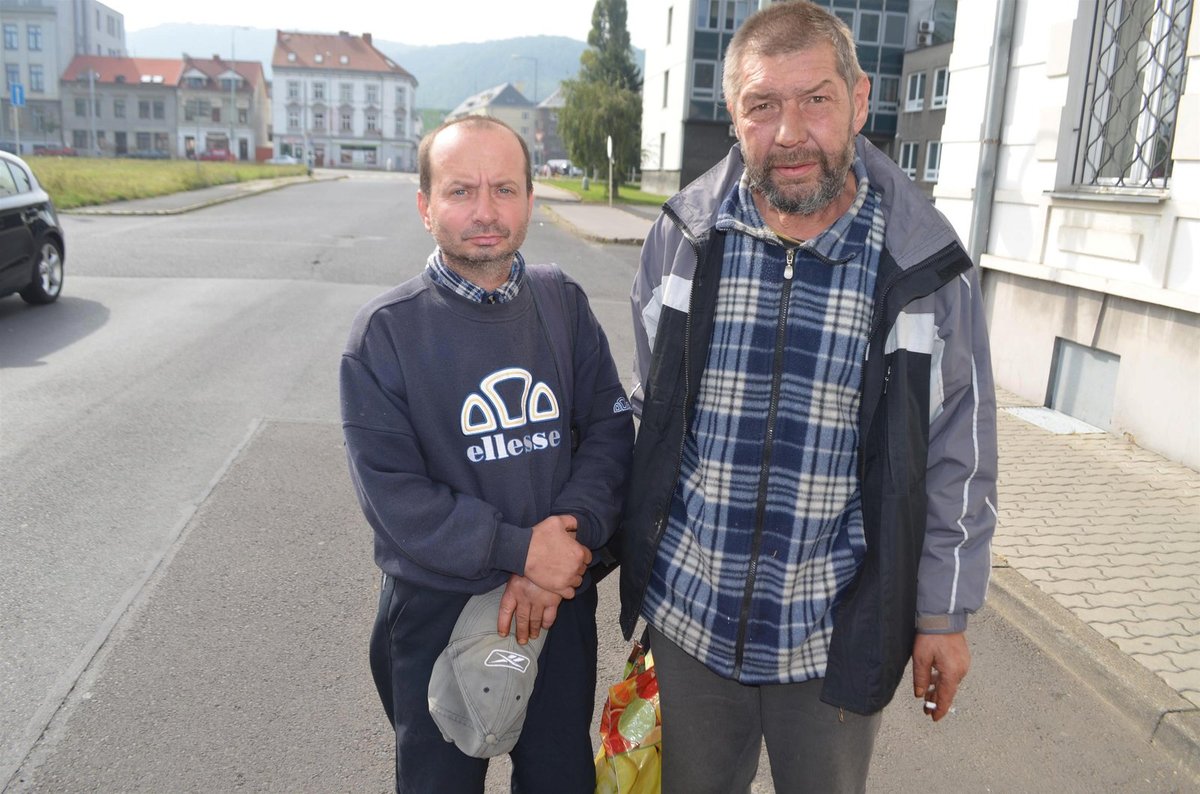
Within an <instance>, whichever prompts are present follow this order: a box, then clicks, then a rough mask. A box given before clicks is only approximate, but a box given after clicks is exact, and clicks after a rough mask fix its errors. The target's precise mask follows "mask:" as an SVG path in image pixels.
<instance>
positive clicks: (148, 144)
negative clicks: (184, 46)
mask: <svg viewBox="0 0 1200 794" xmlns="http://www.w3.org/2000/svg"><path fill="white" fill-rule="evenodd" d="M182 73H183V61H181V60H179V59H178V58H173V59H172V58H121V57H109V56H104V55H77V56H76V57H75V58H74V59H73V60H72V61H71V63H70V65H69V66H68V67H67V69H66V71H65V72H63V75H62V79H61V80H60V81H59V92H60V94H61V96H62V114H63V139H64V142H65V143H66V144H67V145H68V146H71V147H73V148H75V149H76V150H77V151H78V152H79V153H80V154H91V155H97V156H116V157H123V156H134V155H137V156H143V157H151V156H153V157H174V156H178V154H179V153H178V152H177V150H176V146H175V139H176V136H177V129H178V126H179V123H178V119H179V106H178V91H177V89H178V86H179V78H180V75H181V74H182Z"/></svg>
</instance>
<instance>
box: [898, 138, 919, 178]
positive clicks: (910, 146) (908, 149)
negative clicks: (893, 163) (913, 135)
mask: <svg viewBox="0 0 1200 794" xmlns="http://www.w3.org/2000/svg"><path fill="white" fill-rule="evenodd" d="M900 170H901V171H903V172H904V173H906V174H908V178H909V179H916V178H917V144H915V143H902V144H900Z"/></svg>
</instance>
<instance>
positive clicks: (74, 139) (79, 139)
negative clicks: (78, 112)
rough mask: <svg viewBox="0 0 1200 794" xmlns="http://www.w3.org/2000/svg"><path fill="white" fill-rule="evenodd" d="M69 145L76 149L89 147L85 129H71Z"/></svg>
mask: <svg viewBox="0 0 1200 794" xmlns="http://www.w3.org/2000/svg"><path fill="white" fill-rule="evenodd" d="M71 145H72V146H74V147H75V148H76V149H82V150H87V149H90V148H91V146H90V145H89V144H88V134H87V130H71Z"/></svg>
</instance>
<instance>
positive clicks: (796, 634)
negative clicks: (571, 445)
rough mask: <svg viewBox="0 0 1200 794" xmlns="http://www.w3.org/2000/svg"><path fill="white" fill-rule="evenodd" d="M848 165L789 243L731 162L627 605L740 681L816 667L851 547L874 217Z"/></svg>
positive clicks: (878, 233) (850, 571)
mask: <svg viewBox="0 0 1200 794" xmlns="http://www.w3.org/2000/svg"><path fill="white" fill-rule="evenodd" d="M854 169H855V176H856V177H857V181H858V192H857V195H856V197H855V201H854V203H853V204H852V206H851V207H850V209H849V210H847V212H846V213H845V214H844V215H843V216H842V217H841V218H840V219H839V220H838V221H837V222H835V223H834V224H833V225H832V226H831V227H830V228H829V229H827V230H826V231H825V232H824V233H822V234H821V235H820V236H818V237H816V238H813V239H812V240H809V241H807V242H805V243H804V244H802V245H799V246H797V245H796V244H795V243H791V242H785V241H781V240H780V238H779V237H777V236H776V235H775V233H774V232H773V231H771V229H770V228H769V227H768V226H767V224H766V223H765V222H764V221H763V219H762V217H761V215H760V214H759V212H758V210H757V208H756V207H755V205H754V202H753V200H752V197H751V193H750V190H749V187H748V184H747V181H746V179H745V177H743V179H742V181H741V183H740V184H739V185H738V186H737V187H736V188H735V189H734V190H733V191H732V192H731V194H730V195H729V196H727V197H726V198H725V200H724V202H723V204H722V206H721V209H720V211H719V214H718V217H717V222H716V228H717V229H718V230H720V231H725V232H727V234H726V239H725V256H724V264H723V268H722V271H721V276H720V289H719V292H718V296H717V302H716V309H715V316H714V327H713V333H712V342H711V346H710V348H709V354H708V359H707V362H706V365H705V368H704V375H703V377H702V379H701V381H700V384H699V391H698V394H697V402H696V409H695V415H694V419H693V421H692V424H691V426H690V429H689V432H688V433H687V435H686V437H685V441H684V450H683V456H682V462H681V468H680V474H679V487H678V488H677V489H676V491H675V495H674V497H673V498H672V501H671V507H670V512H669V517H668V521H667V525H666V530H665V533H664V535H663V539H662V544H661V546H660V547H659V553H658V556H657V558H656V561H655V563H654V567H653V570H652V572H651V575H650V579H649V583H648V587H647V590H646V597H645V601H644V603H643V609H642V614H643V616H644V617H645V618H646V619H647V621H648V622H650V623H651V624H652V625H654V626H655V628H657V629H658V630H659V631H661V632H662V633H663V634H664V635H665V636H666V637H667V638H669V639H670V640H672V641H673V642H675V643H676V644H677V645H679V646H680V647H681V648H683V649H684V650H685V651H687V652H688V653H689V654H690V655H691V656H693V657H694V658H696V659H698V660H699V661H701V662H702V663H704V664H705V665H706V666H707V667H709V668H710V669H712V670H713V671H714V672H716V673H718V674H719V675H722V676H725V677H729V678H734V679H736V680H739V681H741V682H742V683H746V684H775V683H791V682H796V681H804V680H808V679H811V678H817V677H820V676H822V675H824V672H825V665H826V659H827V657H828V649H829V641H830V635H831V632H832V628H833V625H832V616H833V606H834V604H835V603H836V601H837V597H838V595H839V594H840V593H841V592H843V591H844V590H845V588H846V587H847V586H849V584H850V583H851V581H852V580H853V579H854V576H855V574H856V573H857V570H858V567H859V565H860V564H861V561H862V558H863V555H864V553H865V541H864V537H863V518H862V507H861V500H860V490H859V482H858V477H857V473H856V471H857V453H856V450H857V447H858V414H859V400H860V386H861V379H862V370H861V367H862V361H863V358H864V354H865V348H866V343H867V337H868V333H869V324H870V319H871V313H872V306H873V294H874V290H875V277H876V273H877V271H878V264H879V257H880V252H881V250H882V247H883V239H884V218H883V213H882V212H881V210H880V202H879V197H878V195H877V193H876V192H875V191H873V190H872V189H871V187H870V183H869V181H868V179H867V172H866V169H865V167H864V166H863V164H862V161H861V160H860V159H858V158H856V161H855V166H854Z"/></svg>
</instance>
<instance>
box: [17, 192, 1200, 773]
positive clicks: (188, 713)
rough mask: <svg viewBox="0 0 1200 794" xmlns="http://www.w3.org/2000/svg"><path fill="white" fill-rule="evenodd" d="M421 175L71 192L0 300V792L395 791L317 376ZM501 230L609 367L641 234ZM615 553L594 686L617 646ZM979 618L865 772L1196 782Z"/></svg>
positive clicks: (326, 398)
mask: <svg viewBox="0 0 1200 794" xmlns="http://www.w3.org/2000/svg"><path fill="white" fill-rule="evenodd" d="M415 190H416V185H415V178H414V177H413V175H405V174H362V175H354V176H353V177H352V178H349V179H346V180H342V181H336V182H324V183H319V184H311V185H302V186H297V187H291V188H288V189H285V190H280V191H276V192H273V193H267V194H264V195H261V196H256V197H253V198H248V199H245V200H241V201H236V202H232V203H229V204H224V205H220V206H217V207H213V208H210V209H207V210H203V211H200V212H195V213H190V214H185V215H179V216H165V217H103V216H90V217H84V216H65V217H64V219H63V220H64V226H65V229H66V235H67V245H66V249H67V259H66V263H67V269H66V281H65V288H64V295H63V298H62V299H61V300H60V301H59V302H58V303H57V304H54V305H52V306H48V307H42V308H36V309H35V308H30V307H27V306H25V305H24V304H23V303H22V302H21V301H19V300H17V299H16V298H15V297H14V298H8V299H5V300H2V301H0V471H3V472H4V487H3V489H2V490H0V549H2V553H0V649H3V650H2V651H0V788H3V789H4V790H10V789H11V790H13V791H82V790H89V791H92V790H95V791H116V790H122V791H228V790H233V789H237V788H245V789H249V790H256V791H267V790H269V791H316V792H323V791H387V790H389V787H390V785H391V763H392V760H391V741H392V740H391V737H390V736H389V732H388V726H387V724H386V721H385V720H384V718H383V714H382V710H381V708H380V707H379V704H378V702H377V698H376V695H375V693H374V689H373V685H372V683H371V680H370V675H369V671H368V669H367V664H366V643H367V636H368V633H369V631H370V626H371V621H372V619H373V615H374V610H375V599H376V597H377V594H378V576H377V570H376V569H375V567H374V564H373V562H372V560H371V537H370V531H369V528H368V527H367V525H366V523H365V521H364V520H363V519H362V517H361V514H360V513H359V510H358V506H357V503H356V501H355V499H354V495H353V493H352V491H351V488H350V483H349V477H348V475H347V473H346V467H345V463H344V460H343V457H342V449H341V431H340V423H339V419H338V399H337V380H336V378H337V366H338V356H339V354H340V352H341V349H342V346H343V343H344V341H345V336H346V333H347V330H348V328H349V324H350V321H351V319H352V318H353V316H354V313H355V311H356V310H357V308H358V307H359V306H360V305H361V304H363V303H364V302H365V301H367V300H368V299H369V298H371V297H372V296H374V295H376V294H378V293H379V292H381V291H382V290H383V289H385V288H386V287H388V286H390V285H392V284H394V283H397V282H399V281H401V280H403V279H405V278H407V277H409V276H410V275H413V274H415V273H417V272H419V270H420V268H421V267H422V266H423V264H424V261H425V258H426V256H427V254H428V253H429V251H430V250H431V249H432V243H431V241H430V239H429V237H428V235H427V234H426V232H425V230H424V229H423V227H422V226H421V223H420V219H419V217H418V216H417V213H416V210H415V201H414V198H413V196H414V193H415ZM522 250H523V252H524V254H525V256H526V259H527V260H528V261H530V262H540V261H556V262H558V263H559V264H561V265H562V266H563V267H564V269H565V270H566V271H567V272H568V273H570V274H571V275H572V276H574V277H575V278H576V279H577V280H578V281H580V283H581V284H582V285H583V287H584V289H585V290H586V291H587V293H588V294H589V296H590V299H591V303H592V307H593V310H594V311H595V313H596V315H597V316H598V317H599V319H600V321H601V323H602V324H603V326H604V327H605V329H606V331H607V332H608V336H609V340H610V342H611V344H612V347H613V351H614V355H615V356H616V358H617V362H618V367H619V369H620V370H621V371H622V373H623V374H625V375H626V376H628V371H629V368H630V361H631V350H632V336H631V333H630V328H629V324H630V317H629V308H628V301H627V295H628V289H629V284H630V282H631V279H632V277H633V273H634V269H635V267H636V264H637V254H638V250H637V248H635V247H632V246H617V245H604V244H598V243H591V242H585V241H583V240H580V239H577V238H576V237H575V236H573V235H572V234H570V233H569V232H568V231H567V230H565V229H564V228H562V227H560V226H558V225H556V224H555V223H553V222H552V221H550V220H549V218H548V216H547V215H546V214H545V213H544V212H543V211H542V210H541V209H540V208H539V209H536V210H535V214H534V220H533V223H532V225H531V229H530V233H529V238H528V240H527V242H526V245H525V246H524V248H523V249H522ZM616 578H617V577H611V578H610V579H609V580H607V581H606V582H605V583H604V585H603V587H602V591H601V613H600V624H601V635H600V647H601V662H600V671H599V680H600V682H601V686H600V689H601V691H603V690H604V689H605V688H606V686H607V684H608V683H611V682H614V681H615V679H616V676H617V675H618V674H619V671H620V668H621V665H622V663H623V661H624V657H625V655H626V652H627V644H626V643H625V642H624V641H623V640H622V639H621V638H620V636H619V633H618V631H617V630H616V627H615V623H616V609H617V608H616ZM973 625H974V627H973V629H972V631H971V634H970V637H971V640H972V650H973V653H974V661H975V666H974V667H973V669H972V672H971V676H970V677H969V678H968V679H967V682H966V684H965V685H964V688H963V689H962V691H961V692H960V695H959V700H958V704H957V712H956V713H955V714H953V715H951V716H950V717H948V718H947V719H946V720H945V721H943V722H942V723H939V724H937V725H933V724H932V723H930V722H929V721H928V720H927V719H925V718H922V717H921V715H920V710H919V708H918V705H917V704H918V702H917V701H914V700H913V699H912V698H911V697H910V696H909V693H908V692H907V691H906V689H905V686H904V685H902V686H901V689H900V691H899V692H898V693H897V697H896V700H895V701H894V703H893V705H892V706H890V707H889V708H888V710H887V711H886V712H885V718H884V727H883V729H882V731H881V734H880V736H879V740H878V742H877V751H876V758H875V762H874V765H873V768H872V773H871V790H873V791H881V792H887V791H920V792H952V791H953V792H961V791H1053V792H1056V793H1058V794H1063V793H1065V792H1091V791H1099V790H1111V791H1123V792H1161V791H1192V790H1195V789H1194V788H1191V787H1190V786H1194V785H1195V784H1194V783H1192V782H1191V781H1190V779H1189V778H1186V777H1180V776H1178V774H1177V772H1176V771H1175V764H1174V763H1173V762H1172V760H1171V759H1169V758H1166V757H1165V756H1163V755H1162V754H1160V753H1159V752H1158V750H1156V749H1155V748H1154V747H1152V746H1150V745H1147V744H1146V743H1145V742H1144V741H1143V740H1142V739H1140V738H1137V737H1136V736H1134V734H1133V732H1132V730H1130V729H1129V728H1128V726H1127V725H1126V724H1125V723H1124V721H1123V720H1122V718H1121V715H1120V714H1119V713H1118V712H1116V711H1115V710H1114V709H1112V708H1111V707H1110V706H1109V705H1108V704H1107V703H1106V702H1105V701H1104V700H1103V699H1101V698H1100V697H1099V696H1098V695H1097V694H1096V692H1095V691H1094V690H1093V689H1092V688H1091V687H1089V686H1088V685H1087V684H1086V683H1084V682H1081V681H1080V680H1078V679H1076V678H1074V677H1073V676H1072V675H1071V674H1070V673H1069V672H1068V671H1065V670H1063V669H1062V668H1061V667H1059V666H1058V664H1057V663H1056V662H1054V661H1053V660H1052V659H1050V658H1048V657H1047V656H1046V655H1044V654H1042V653H1041V652H1040V651H1039V650H1038V649H1037V648H1036V647H1035V646H1034V645H1032V644H1031V643H1030V642H1029V641H1028V640H1027V639H1026V638H1025V637H1024V636H1023V635H1022V633H1021V631H1020V627H1018V626H1014V625H1012V624H1011V623H1008V622H1006V621H1005V620H1004V618H1003V617H1002V616H1000V615H999V614H997V613H995V612H992V611H986V612H985V613H984V614H982V615H981V616H979V617H978V619H977V620H976V621H975V622H974V624H973ZM601 702H602V695H601V694H598V700H597V712H596V713H597V717H598V716H599V707H600V703H601ZM504 763H505V762H500V763H496V764H494V765H493V766H494V769H493V774H492V775H491V776H490V777H489V791H497V792H498V791H503V790H507V786H506V785H505V784H504V783H503V782H502V778H503V773H504ZM6 781H7V783H6ZM754 790H755V791H763V792H766V791H770V790H771V789H770V783H769V774H768V771H767V769H766V764H765V763H764V764H763V765H762V768H761V769H760V774H759V781H758V782H756V786H755V789H754Z"/></svg>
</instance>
